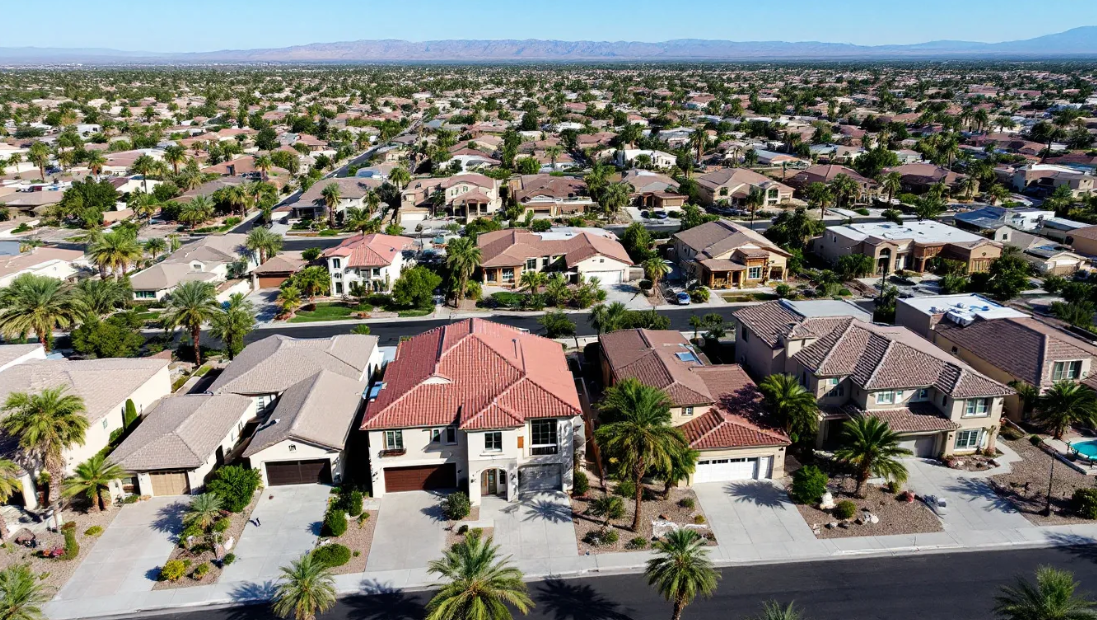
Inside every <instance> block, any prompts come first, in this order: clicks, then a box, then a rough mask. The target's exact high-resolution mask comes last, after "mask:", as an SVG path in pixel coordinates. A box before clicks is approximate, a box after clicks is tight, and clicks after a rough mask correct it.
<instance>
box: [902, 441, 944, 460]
mask: <svg viewBox="0 0 1097 620" xmlns="http://www.w3.org/2000/svg"><path fill="white" fill-rule="evenodd" d="M899 447H900V448H904V449H906V450H910V451H911V452H913V453H914V456H917V457H919V458H927V459H931V458H933V457H935V456H937V455H936V454H935V452H936V448H937V436H936V435H927V436H924V437H914V438H912V439H907V440H906V441H901V442H899Z"/></svg>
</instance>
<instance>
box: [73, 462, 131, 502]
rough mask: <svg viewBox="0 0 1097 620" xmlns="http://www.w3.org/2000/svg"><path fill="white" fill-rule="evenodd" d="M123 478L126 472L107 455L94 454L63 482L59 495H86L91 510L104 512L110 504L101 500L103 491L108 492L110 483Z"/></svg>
mask: <svg viewBox="0 0 1097 620" xmlns="http://www.w3.org/2000/svg"><path fill="white" fill-rule="evenodd" d="M125 476H126V470H124V469H122V468H121V467H120V466H118V465H115V464H114V463H112V462H111V460H110V459H109V458H107V455H105V454H96V455H94V456H92V457H91V458H90V459H88V460H86V461H84V462H83V463H80V464H79V465H77V466H76V469H75V471H74V472H73V475H72V477H70V478H69V479H68V480H66V481H65V484H64V488H63V489H62V491H61V495H63V496H64V497H73V496H76V495H81V494H82V495H86V496H87V497H88V501H89V502H91V507H92V510H95V511H99V510H106V509H107V508H109V507H110V504H109V503H107V502H106V500H104V499H103V491H109V490H110V483H111V482H113V481H114V480H118V479H120V478H124V477H125Z"/></svg>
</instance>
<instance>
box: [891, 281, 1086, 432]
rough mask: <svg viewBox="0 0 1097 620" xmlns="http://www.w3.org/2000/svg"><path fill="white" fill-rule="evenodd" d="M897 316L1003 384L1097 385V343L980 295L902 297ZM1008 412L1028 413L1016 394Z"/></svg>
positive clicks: (1020, 415)
mask: <svg viewBox="0 0 1097 620" xmlns="http://www.w3.org/2000/svg"><path fill="white" fill-rule="evenodd" d="M942 297H943V298H942ZM895 318H896V321H897V322H899V324H901V325H907V324H911V325H914V326H916V327H917V328H918V330H924V331H922V332H921V333H922V334H923V335H924V336H925V337H926V338H928V339H929V340H930V341H931V342H933V343H934V344H935V345H937V347H938V348H939V349H941V350H942V351H945V352H947V353H951V354H952V355H954V356H956V357H958V358H960V359H962V360H963V361H965V362H967V363H968V364H970V365H971V367H972V368H975V369H976V370H978V371H979V372H981V373H983V374H985V375H986V376H988V377H990V378H992V379H994V380H996V381H998V382H1000V383H1005V384H1007V385H1009V384H1011V383H1012V382H1014V381H1017V382H1020V383H1022V384H1026V385H1030V386H1032V387H1034V388H1036V389H1037V390H1039V391H1040V392H1044V391H1046V390H1047V389H1048V388H1050V387H1051V386H1052V385H1054V384H1055V382H1057V381H1076V382H1077V381H1080V382H1082V383H1083V384H1085V385H1087V386H1089V387H1091V388H1094V389H1097V382H1095V381H1094V379H1095V378H1097V376H1095V375H1094V374H1093V370H1094V362H1095V361H1097V346H1094V345H1093V344H1090V343H1089V342H1087V341H1085V340H1083V339H1081V338H1078V337H1077V336H1075V335H1073V334H1071V333H1069V332H1067V331H1066V330H1064V329H1062V328H1060V327H1057V326H1055V325H1050V324H1048V323H1044V322H1043V321H1040V320H1039V319H1036V318H1034V317H1031V316H1029V315H1027V314H1025V313H1023V312H1019V311H1017V310H1014V309H1012V308H1007V307H1003V306H999V305H998V304H995V303H994V302H991V301H989V300H986V299H984V298H982V297H980V296H978V295H947V296H941V297H922V298H911V299H900V300H899V302H898V303H897V304H896V309H895ZM927 326H928V330H927V329H926V327H927ZM912 329H914V328H913V327H912ZM1005 414H1006V416H1007V417H1009V418H1010V419H1012V420H1015V421H1021V420H1023V419H1024V418H1026V417H1027V415H1026V413H1025V411H1024V407H1023V406H1022V402H1021V400H1020V398H1019V397H1018V396H1017V395H1016V394H1011V395H1008V396H1007V397H1006V400H1005Z"/></svg>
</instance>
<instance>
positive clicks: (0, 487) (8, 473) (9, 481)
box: [0, 459, 30, 594]
mask: <svg viewBox="0 0 1097 620" xmlns="http://www.w3.org/2000/svg"><path fill="white" fill-rule="evenodd" d="M22 469H23V468H22V467H20V466H19V465H18V464H17V463H16V462H15V461H11V460H8V459H0V502H3V503H7V501H8V500H9V499H11V496H12V495H15V494H16V493H17V492H20V491H22V490H23V489H22V487H21V485H20V482H19V477H20V476H21V475H22ZM27 490H28V491H29V490H30V489H27ZM10 536H11V532H10V531H8V522H7V520H6V519H4V516H3V515H0V540H7V539H8V538H9V537H10ZM0 594H2V592H0Z"/></svg>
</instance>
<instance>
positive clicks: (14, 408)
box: [0, 386, 88, 525]
mask: <svg viewBox="0 0 1097 620" xmlns="http://www.w3.org/2000/svg"><path fill="white" fill-rule="evenodd" d="M3 410H4V412H5V413H7V414H8V415H7V417H6V418H4V419H3V420H0V428H3V430H4V431H5V432H7V433H8V434H9V435H11V436H12V437H15V438H16V439H17V440H18V441H19V449H20V450H22V451H23V452H24V453H25V454H26V455H27V456H29V457H30V458H32V459H34V460H37V461H38V462H40V463H42V465H43V466H44V467H45V469H46V471H48V472H49V474H50V497H49V499H50V505H51V506H52V507H53V509H54V514H56V515H60V511H59V510H58V506H57V502H58V501H59V500H60V499H61V483H62V481H63V480H64V479H65V459H64V453H65V451H66V450H69V449H71V448H73V447H74V446H82V445H84V434H85V433H86V432H87V429H88V419H87V418H86V417H85V416H84V412H85V411H86V410H85V408H84V399H82V398H80V397H79V396H76V395H75V394H66V393H65V387H64V386H62V387H56V388H46V389H44V390H42V391H41V392H40V393H38V394H28V393H26V392H12V393H11V394H9V395H8V398H7V400H5V401H4V407H3ZM58 525H60V516H58Z"/></svg>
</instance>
